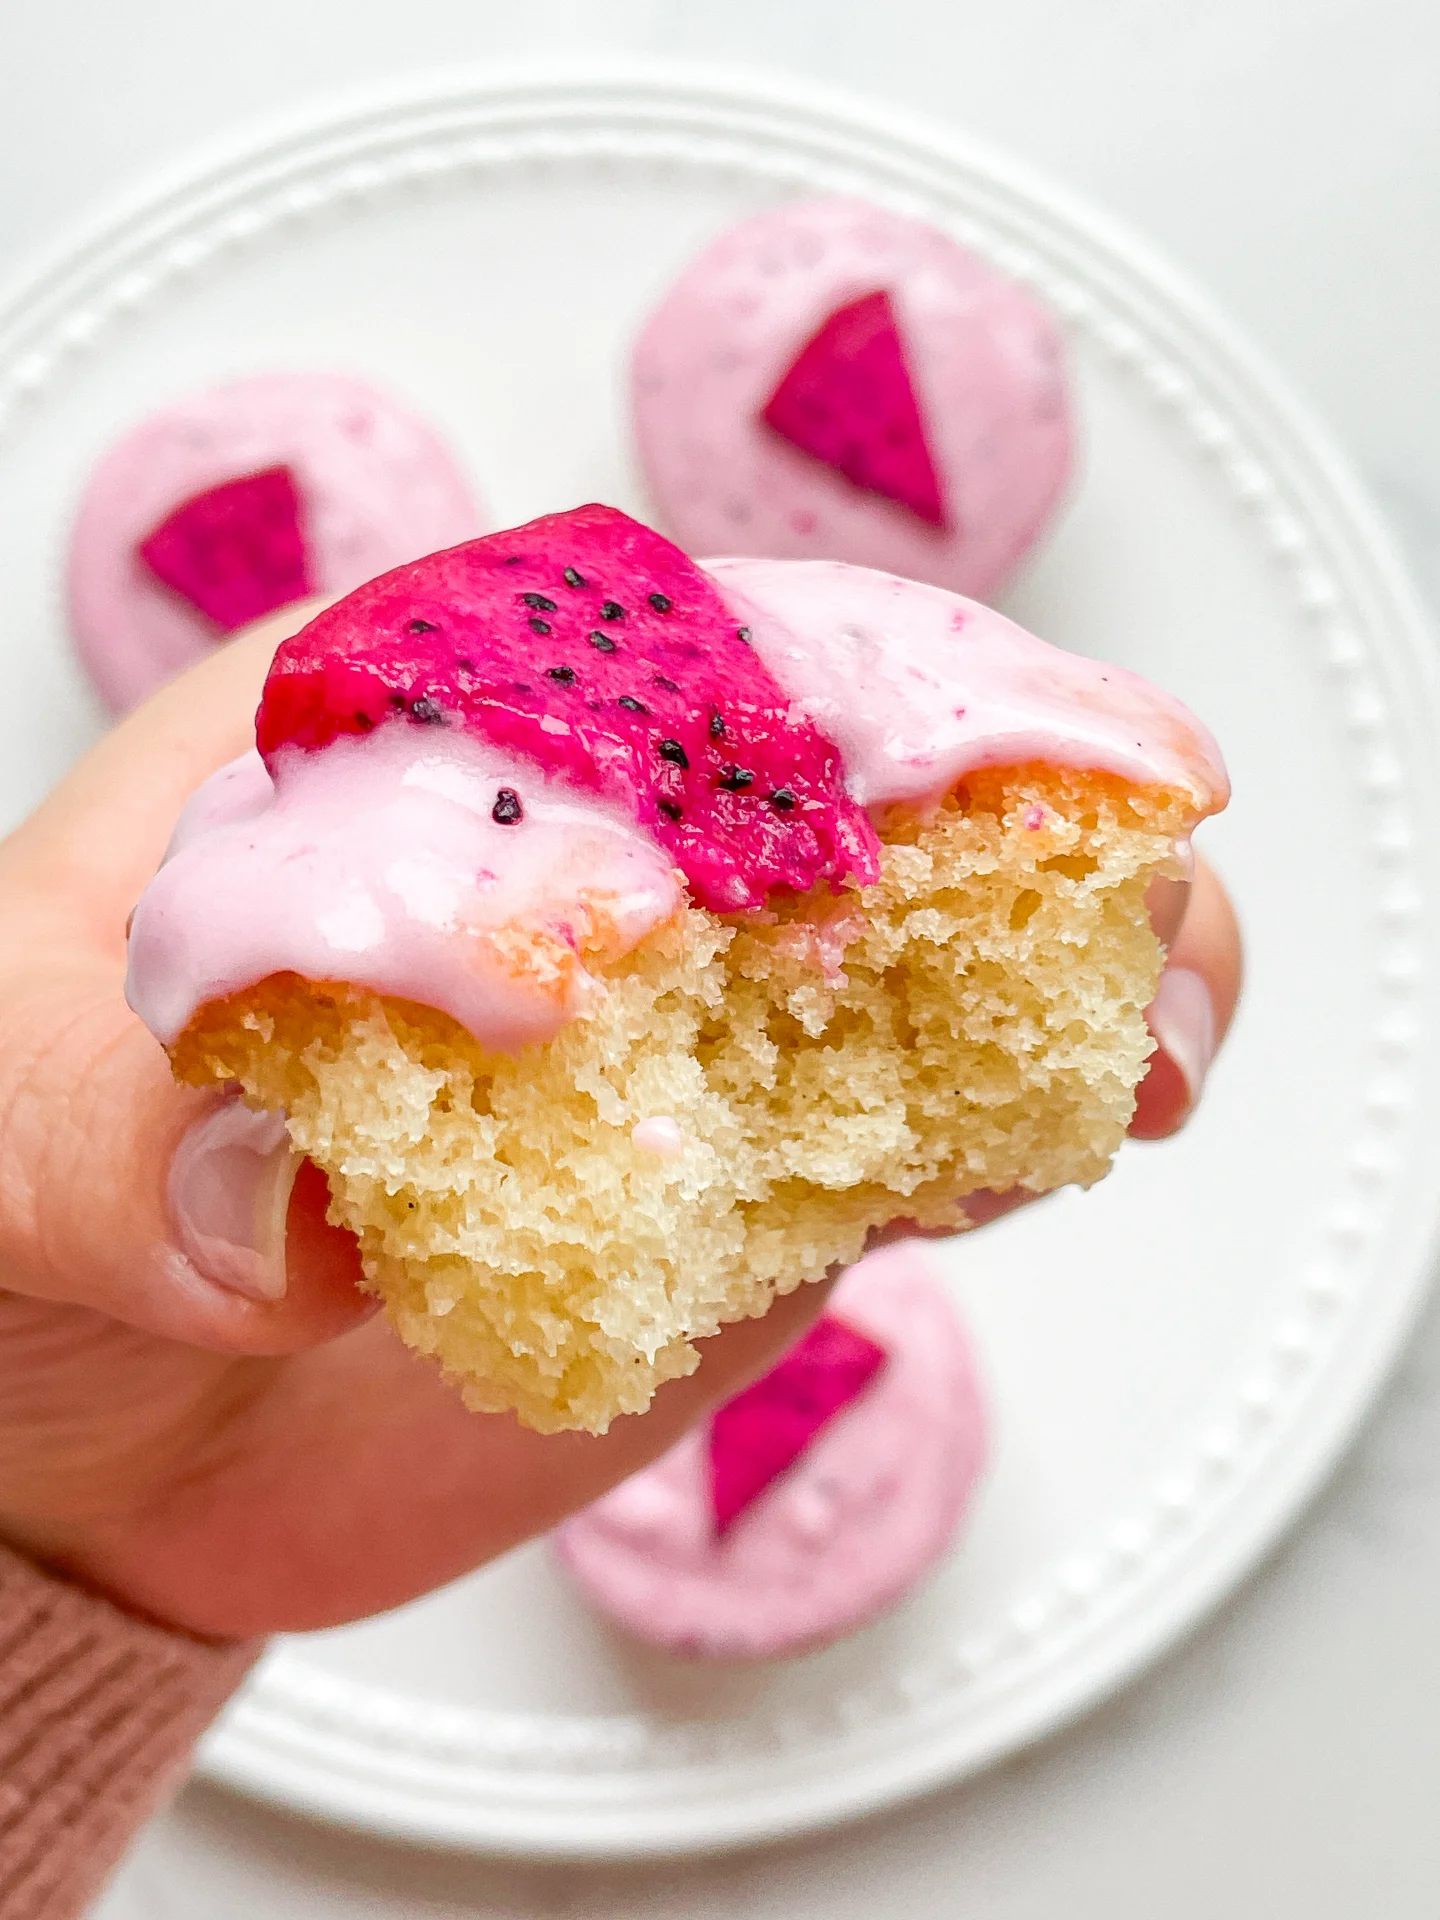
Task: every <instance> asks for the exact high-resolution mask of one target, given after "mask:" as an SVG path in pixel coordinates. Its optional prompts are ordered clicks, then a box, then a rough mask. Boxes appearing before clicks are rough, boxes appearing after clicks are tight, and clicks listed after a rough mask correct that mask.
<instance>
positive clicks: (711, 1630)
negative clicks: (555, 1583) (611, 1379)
mask: <svg viewBox="0 0 1440 1920" xmlns="http://www.w3.org/2000/svg"><path fill="white" fill-rule="evenodd" d="M831 1307H832V1309H833V1311H834V1312H835V1314H836V1315H837V1316H838V1317H840V1318H841V1319H843V1320H844V1321H845V1322H846V1323H847V1324H848V1325H850V1326H852V1327H854V1328H855V1329H856V1330H857V1331H858V1332H860V1333H862V1334H865V1335H867V1336H868V1337H869V1338H870V1339H871V1340H873V1341H875V1342H876V1343H877V1344H878V1345H879V1346H881V1347H883V1348H884V1349H885V1351H886V1356H887V1357H886V1363H885V1365H884V1367H882V1368H881V1369H880V1371H879V1372H878V1373H877V1374H876V1375H875V1376H874V1378H873V1379H872V1380H871V1382H870V1383H869V1385H868V1386H867V1387H866V1388H865V1389H864V1390H863V1391H862V1392H861V1393H860V1395H859V1396H858V1397H857V1398H856V1399H854V1400H852V1401H851V1403H850V1404H849V1405H848V1406H847V1407H845V1408H843V1409H842V1411H840V1412H839V1413H837V1414H836V1415H835V1416H834V1417H833V1418H832V1419H831V1420H829V1421H828V1422H827V1423H826V1425H825V1426H824V1427H823V1428H822V1429H821V1431H820V1432H819V1434H818V1435H817V1436H816V1438H815V1439H814V1440H813V1442H812V1443H811V1444H810V1445H809V1446H808V1447H807V1448H806V1449H805V1451H804V1452H803V1453H802V1454H801V1455H800V1456H799V1458H798V1459H797V1460H796V1461H795V1463H794V1464H793V1465H792V1466H791V1467H790V1468H789V1469H788V1470H787V1471H786V1472H785V1473H784V1474H782V1475H781V1476H780V1477H779V1478H778V1479H777V1480H775V1481H774V1482H773V1483H772V1484H771V1485H770V1486H769V1487H768V1488H767V1489H766V1490H765V1492H764V1493H762V1494H761V1495H760V1496H759V1498H758V1499H756V1500H755V1501H754V1502H753V1504H751V1505H750V1506H749V1507H748V1508H747V1509H746V1511H745V1512H744V1513H743V1514H742V1515H741V1516H740V1518H739V1519H738V1520H736V1522H735V1524H734V1525H733V1526H732V1527H731V1528H730V1529H729V1530H728V1531H727V1532H726V1533H724V1534H723V1535H721V1534H720V1533H719V1531H718V1530H717V1528H716V1524H715V1514H714V1507H713V1502H712V1498H711V1488H710V1475H709V1464H708V1458H707V1455H708V1445H709V1440H708V1435H706V1434H705V1433H704V1432H700V1433H692V1434H689V1435H687V1436H686V1438H685V1439H683V1440H682V1441H681V1442H680V1443H679V1444H678V1445H677V1446H675V1447H673V1448H672V1449H671V1451H670V1452H669V1453H667V1454H666V1455H665V1456H664V1458H663V1459H661V1460H659V1461H657V1462H656V1464H655V1465H654V1466H652V1467H647V1468H646V1469H645V1470H644V1472H642V1473H638V1474H636V1475H634V1476H633V1477H632V1478H631V1479H629V1480H627V1481H625V1482H624V1483H623V1484H622V1485H621V1486H619V1487H617V1488H616V1489H615V1490H614V1491H613V1492H612V1493H609V1494H607V1495H606V1496H605V1498H604V1499H602V1500H599V1501H597V1502H596V1503H595V1504H594V1505H593V1506H591V1507H589V1508H587V1509H586V1510H585V1512H584V1513H582V1514H579V1515H577V1516H576V1518H575V1519H573V1520H570V1521H567V1522H566V1523H565V1525H564V1526H562V1527H561V1528H560V1529H559V1530H558V1531H557V1533H556V1535H555V1545H556V1549H557V1551H558V1553H559V1555H560V1558H561V1560H562V1561H563V1562H564V1564H565V1566H566V1567H567V1568H568V1569H569V1571H570V1572H571V1574H573V1575H574V1577H575V1579H576V1580H577V1581H578V1582H579V1583H580V1585H581V1586H582V1587H583V1589H584V1591H585V1593H586V1594H587V1595H588V1596H589V1598H590V1599H591V1600H592V1601H593V1602H594V1603H595V1605H596V1606H597V1607H598V1608H600V1610H601V1611H602V1612H604V1613H605V1614H607V1615H609V1616H610V1617H611V1618H612V1619H614V1620H615V1621H616V1622H617V1623H618V1624H619V1625H620V1626H622V1627H623V1628H625V1630H626V1631H627V1632H629V1633H633V1634H635V1635H636V1636H637V1637H638V1638H640V1639H643V1640H647V1641H650V1642H652V1643H653V1644H655V1645H657V1646H661V1647H667V1648H670V1649H672V1650H673V1651H676V1652H682V1653H691V1654H701V1655H709V1656H720V1657H738V1658H751V1659H757V1658H758V1659H764V1658H773V1657H775V1656H777V1655H780V1654H786V1653H792V1652H794V1651H796V1650H797V1649H798V1648H801V1647H806V1646H814V1645H818V1644H820V1643H823V1642H825V1641H828V1640H833V1639H836V1638H838V1637H839V1636H840V1635H841V1634H844V1633H848V1632H850V1631H852V1630H853V1629H854V1628H856V1627H859V1626H862V1625H864V1623H865V1622H866V1621H869V1620H872V1619H874V1618H875V1617H876V1616H877V1615H878V1614H880V1613H882V1612H884V1611H885V1609H886V1608H887V1607H890V1606H892V1605H894V1603H895V1602H896V1601H897V1600H899V1599H900V1598H901V1597H902V1596H903V1595H904V1594H905V1593H906V1592H908V1591H909V1589H910V1588H911V1587H913V1586H914V1584H915V1583H916V1581H918V1580H919V1579H920V1578H921V1577H922V1575H924V1574H925V1573H926V1572H928V1571H929V1569H930V1568H931V1567H932V1566H933V1565H934V1564H935V1562H936V1561H937V1560H938V1559H939V1558H940V1556H941V1555H942V1554H943V1553H944V1552H945V1551H946V1549H947V1548H948V1547H949V1545H950V1543H951V1541H952V1540H953V1538H954V1536H955V1531H956V1528H957V1527H958V1525H959V1522H960V1519H961V1516H962V1515H963V1513H964V1511H965V1507H966V1505H967V1503H968V1501H969V1499H970V1495H971V1492H972V1490H973V1488H974V1486H975V1482H976V1480H977V1478H978V1476H979V1474H980V1471H981V1468H982V1466H983V1463H984V1457H985V1416H984V1402H983V1399H982V1396H981V1392H980V1387H979V1384H978V1381H977V1379H976V1374H975V1368H974V1363H973V1361H972V1359H971V1355H970V1349H969V1345H968V1343H967V1341H966V1338H965V1335H964V1332H963V1330H962V1328H961V1326H960V1323H959V1320H958V1318H957V1316H956V1313H955V1309H954V1307H953V1306H952V1305H951V1303H950V1299H949V1296H948V1294H947V1293H946V1291H945V1289H944V1287H943V1285H942V1284H941V1282H940V1281H939V1280H938V1279H937V1277H936V1276H935V1274H934V1272H933V1270H932V1268H931V1267H930V1265H929V1263H928V1262H927V1261H926V1260H925V1258H924V1256H923V1255H922V1254H921V1253H919V1252H918V1251H917V1249H916V1248H915V1247H914V1246H910V1245H902V1246H895V1247H887V1248H884V1249H883V1250H881V1251H880V1252H877V1253H872V1254H870V1255H869V1256H868V1257H867V1258H866V1259H864V1260H862V1261H861V1262H860V1263H859V1264H858V1265H857V1266H855V1267H853V1268H851V1270H850V1272H849V1273H847V1274H846V1275H845V1277H844V1278H843V1279H842V1281H841V1282H840V1285H839V1286H838V1287H837V1288H836V1290H835V1293H834V1294H833V1295H832V1298H831Z"/></svg>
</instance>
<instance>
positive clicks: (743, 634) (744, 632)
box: [735, 627, 750, 647]
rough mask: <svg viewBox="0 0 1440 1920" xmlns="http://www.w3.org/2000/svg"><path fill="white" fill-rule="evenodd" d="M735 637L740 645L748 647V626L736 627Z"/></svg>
mask: <svg viewBox="0 0 1440 1920" xmlns="http://www.w3.org/2000/svg"><path fill="white" fill-rule="evenodd" d="M735 638H736V639H737V640H738V641H739V642H740V644H741V645H742V646H745V647H748V646H749V644H750V629H749V627H736V629H735Z"/></svg>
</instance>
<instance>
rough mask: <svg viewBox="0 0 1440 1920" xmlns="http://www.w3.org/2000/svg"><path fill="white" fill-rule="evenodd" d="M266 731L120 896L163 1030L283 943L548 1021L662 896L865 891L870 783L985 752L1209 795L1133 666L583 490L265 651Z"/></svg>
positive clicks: (1188, 733)
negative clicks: (663, 532)
mask: <svg viewBox="0 0 1440 1920" xmlns="http://www.w3.org/2000/svg"><path fill="white" fill-rule="evenodd" d="M257 739H258V743H259V749H260V755H263V760H262V758H261V757H259V756H256V755H251V756H246V758H245V760H244V761H243V762H241V763H237V765H236V766H235V767H232V768H230V769H226V770H224V771H223V772H222V773H221V774H219V775H217V776H215V778H214V779H213V780H212V781H211V782H210V783H208V785H207V786H206V787H205V788H204V789H202V791H201V793H200V795H199V796H197V798H196V800H195V801H194V802H193V803H192V806H191V808H190V809H189V810H188V812H187V814H186V816H185V819H184V820H183V821H182V823H181V826H180V828H179V829H178V831H177V833H176V836H175V840H174V842H173V843H172V846H171V849H170V852H169V855H168V857H167V860H166V863H165V865H164V866H163V867H162V869H161V871H160V873H159V874H158V875H157V877H156V879H155V880H154V881H153V882H152V883H151V885H150V887H149V888H148V889H147V890H146V893H145V895H144V897H143V898H142V900H141V902H140V904H139V906H138V907H137V909H136V914H135V918H134V923H133V928H132V934H131V942H130V976H129V984H128V988H127V991H128V992H129V995H130V1000H131V1005H132V1006H133V1007H134V1008H135V1009H136V1011H137V1012H138V1013H139V1014H140V1015H141V1017H142V1018H143V1019H144V1020H145V1021H146V1023H147V1024H148V1025H149V1026H150V1027H151V1028H152V1030H153V1031H154V1032H155V1033H156V1034H157V1035H158V1036H159V1037H160V1038H161V1039H162V1040H164V1041H166V1042H167V1043H169V1042H171V1041H173V1040H174V1038H175V1037H176V1036H177V1034H178V1033H179V1032H180V1031H181V1030H182V1029H183V1027H184V1026H185V1024H186V1023H187V1021H188V1020H189V1018H190V1017H191V1015H193V1013H194V1012H195V1011H196V1009H197V1008H198V1007H199V1006H201V1005H203V1004H204V1003H205V1002H206V1001H207V1000H209V999H213V998H217V997H220V996H221V995H223V994H226V993H230V992H234V991H237V990H239V989H240V988H242V987H245V986H249V985H253V984H255V983H256V982H258V981H259V980H260V979H262V978H265V977H267V976H268V975H270V974H272V973H277V972H287V971H293V972H298V973H301V974H305V975H307V976H309V977H311V978H322V979H337V980H345V981H349V982H351V983H353V984H355V985H357V986H363V987H369V988H371V989H373V990H374V991H377V992H382V993H391V994H396V995H399V996H400V997H403V998H407V999H412V1000H418V1001H420V1002H421V1003H422V1004H425V1005H429V1006H434V1007H437V1008H438V1009H440V1010H441V1011H443V1012H447V1013H450V1014H451V1015H453V1017H454V1018H455V1019H457V1020H458V1021H460V1022H461V1024H462V1025H464V1026H466V1027H467V1028H469V1030H470V1031H471V1032H472V1033H474V1034H475V1035H476V1037H477V1038H478V1039H480V1040H481V1041H482V1042H483V1043H485V1044H487V1045H491V1046H497V1047H502V1048H507V1049H508V1048H512V1047H514V1046H515V1045H518V1044H524V1043H525V1042H526V1041H528V1040H534V1039H541V1038H545V1037H547V1036H548V1035H549V1034H550V1033H553V1032H555V1031H556V1030H558V1028H559V1027H560V1026H561V1025H563V1024H564V1023H565V1022H566V1021H567V1020H569V1019H572V1018H574V1017H575V1016H576V1014H577V1012H579V1011H580V1010H582V1008H583V1006H584V1004H585V996H586V994H587V992H589V991H590V990H591V987H592V983H593V974H592V972H591V969H592V968H593V967H594V966H595V965H596V964H597V963H600V962H603V961H608V960H612V959H614V958H618V957H619V956H620V955H622V954H623V953H625V952H626V951H629V950H630V949H631V948H632V947H634V946H635V945H637V944H638V943H639V941H640V940H642V939H643V938H644V937H645V935H646V934H647V933H648V932H650V931H651V930H653V929H654V928H655V927H657V926H659V925H660V924H661V923H662V922H663V921H664V920H665V919H667V918H668V917H670V916H671V915H673V914H674V913H676V912H678V911H679V910H680V908H681V907H682V906H683V905H684V904H685V903H686V901H687V900H689V901H691V902H694V903H695V904H698V905H701V906H705V907H708V908H711V909H713V910H715V911H721V912H755V911H763V910H764V909H765V907H766V903H767V901H768V900H769V899H770V898H771V896H772V895H773V894H775V893H776V892H777V891H778V892H783V893H790V894H793V893H795V892H803V891H807V890H809V889H812V888H814V887H816V886H821V887H829V888H830V889H832V890H834V891H837V892H838V891H841V890H843V889H845V888H853V887H857V886H859V887H863V886H865V885H867V884H869V883H870V882H871V881H872V880H873V879H874V878H875V876H876V873H877V872H878V865H877V862H878V848H879V843H878V840H877V838H876V834H875V830H874V826H873V824H872V821H871V818H870V815H871V813H872V811H873V812H879V811H883V810H884V809H885V808H886V807H888V806H893V805H896V804H900V805H906V806H910V807H912V808H923V807H926V806H932V805H934V804H935V803H936V802H937V801H938V800H939V799H941V798H942V797H943V796H944V794H945V793H946V792H947V791H949V790H950V789H951V788H953V786H954V785H955V784H956V783H957V782H958V781H960V780H962V779H963V778H964V777H965V775H966V773H967V772H971V771H974V770H975V769H978V768H981V767H987V766H997V765H1023V764H1026V763H1042V764H1048V765H1059V766H1067V767H1076V768H1080V769H1088V770H1095V771H1100V772H1106V773H1111V774H1114V775H1116V776H1118V777H1119V778H1120V779H1122V780H1125V781H1128V782H1130V783H1132V784H1135V785H1142V786H1148V787H1157V788H1162V789H1165V790H1167V791H1170V792H1172V793H1174V794H1175V795H1176V796H1177V798H1178V800H1179V801H1180V803H1181V804H1182V806H1183V807H1184V808H1185V810H1186V812H1187V814H1188V816H1189V817H1191V818H1192V819H1198V818H1200V817H1201V816H1202V815H1204V814H1205V813H1207V812H1211V811H1214V810H1216V809H1217V808H1218V807H1220V806H1221V805H1223V804H1224V800H1225V797H1226V785H1225V775H1224V769H1223V766H1222V764H1221V761H1220V758H1219V754H1218V752H1217V750H1216V748H1215V746H1214V743H1213V741H1212V740H1211V739H1210V736H1209V735H1208V734H1207V733H1206V732H1205V730H1204V728H1203V727H1201V726H1200V724H1199V723H1198V722H1197V721H1195V720H1194V719H1193V718H1192V717H1191V716H1190V715H1189V714H1188V713H1187V712H1186V710H1185V709H1184V708H1183V707H1182V706H1181V705H1180V703H1179V702H1178V701H1175V700H1173V699H1171V698H1170V697H1169V696H1168V695H1166V694H1163V693H1161V692H1159V691H1158V690H1157V689H1155V688H1153V687H1150V686H1149V685H1148V684H1147V683H1146V682H1145V681H1143V680H1141V679H1139V678H1138V676H1136V675H1134V674H1130V673H1127V672H1125V671H1124V670H1123V669H1120V668H1115V667H1106V666H1104V665H1102V664H1100V663H1097V662H1094V661H1091V660H1087V659H1083V658H1081V657H1080V656H1077V655H1072V654H1067V653H1062V652H1061V651H1060V650H1058V649H1056V648H1052V647H1049V646H1047V645H1046V644H1045V643H1044V642H1043V641H1040V640H1036V639H1034V638H1033V637H1032V636H1030V635H1028V634H1025V633H1023V632H1022V631H1021V630H1020V629H1019V628H1017V627H1014V626H1013V625H1012V624H1011V623H1010V622H1008V621H1006V620H1004V619H1003V618H1002V617H1001V616H1000V615H998V614H995V613H993V612H991V611H990V610H989V609H987V608H984V607H981V606H979V605H977V604H975V603H972V602H967V601H963V600H960V599H958V598H956V597H955V596H953V595H950V594H947V593H944V592H943V591H940V590H937V589H934V588H929V587H924V586H919V585H916V584H915V583H913V582H908V581H902V580H898V579H895V578H892V577H890V576H885V575H878V574H873V573H869V572H865V571H862V570H858V569H854V568H848V567H845V566H843V565H840V564H836V563H824V564H820V565H815V564H806V565H796V564H794V563H789V564H785V563H756V562H738V561H717V562H713V563H711V565H710V567H709V568H708V569H705V568H702V567H700V566H698V565H697V564H695V563H694V562H692V561H690V560H688V559H687V558H686V556H685V555H684V554H682V553H681V552H680V551H679V550H678V549H677V548H675V547H673V546H672V545H671V544H670V543H669V542H668V541H665V540H662V539H661V538H660V537H659V536H658V535H656V534H653V533H651V532H650V531H649V530H648V529H646V528H644V527H641V526H639V525H637V524H636V523H635V522H634V521H632V520H630V519H628V518H627V517H626V516H625V515H623V514H620V513H618V512H616V511H615V510H613V509H611V508H605V507H586V508H581V509H578V510H576V511H575V512H573V513H569V514H557V515H552V516H549V517H548V518H547V519H544V520H540V521H535V522H533V523H531V524H530V525H529V526H527V527H523V528H518V529H515V530H513V531H511V532H508V533H504V534H495V535H490V536H488V537H487V538H485V539H482V540H477V541H473V542H470V543H468V544H467V545H464V546H461V547H457V548H453V549H451V550H450V551H448V552H446V553H441V554H435V555H432V556H430V558H428V559H426V560H423V561H419V562H416V563H413V564H412V565H410V566H406V567H401V568H398V569H396V570H395V571H394V572H392V573H390V574H388V575H385V576H383V577H382V578H380V579H379V580H376V581H372V582H371V583H370V584H369V585H367V586H366V587H364V588H362V589H360V590H358V591H357V592H355V593H353V594H352V595H350V596H349V597H348V598H347V599H346V600H344V601H341V602H340V603H338V604H337V605H336V606H334V607H332V608H330V609H328V610H327V611H326V612H325V613H323V614H321V615H320V616H319V617H318V618H317V619H316V620H315V621H313V622H312V623H311V624H310V626H309V627H307V628H306V629H304V630H303V631H302V632H301V633H300V634H298V635H297V636H295V638H294V639H293V640H290V641H287V642H285V643H284V645H282V646H281V648H280V649H279V651H278V652H277V654H276V657H275V661H274V664H273V666H272V668H271V672H270V675H269V678H268V680H267V683H266V688H265V693H264V697H263V699H262V702H261V706H260V710H259V714H258V716H257ZM1034 824H1035V826H1036V827H1037V828H1038V827H1040V826H1041V825H1043V824H1044V823H1043V821H1038V820H1037V821H1036V822H1035V823H1034Z"/></svg>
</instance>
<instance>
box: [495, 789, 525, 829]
mask: <svg viewBox="0 0 1440 1920" xmlns="http://www.w3.org/2000/svg"><path fill="white" fill-rule="evenodd" d="M490 818H491V819H492V820H493V821H494V822H495V824H496V826H497V827H513V826H514V825H515V823H516V821H517V820H523V819H524V818H525V809H524V807H522V806H521V804H520V796H519V794H518V793H517V792H516V791H515V789H514V788H513V787H501V789H500V791H499V792H498V793H497V794H496V795H495V804H494V806H493V807H492V808H491V809H490Z"/></svg>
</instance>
